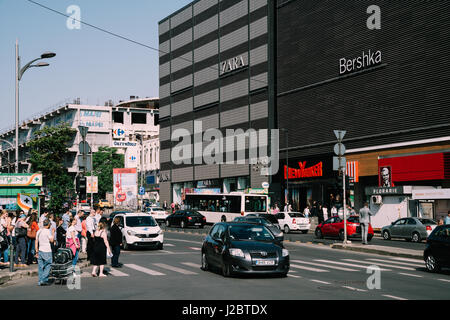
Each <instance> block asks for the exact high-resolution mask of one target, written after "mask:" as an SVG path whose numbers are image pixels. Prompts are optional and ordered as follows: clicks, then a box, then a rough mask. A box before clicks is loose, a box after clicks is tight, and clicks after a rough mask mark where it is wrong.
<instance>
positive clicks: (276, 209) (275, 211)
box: [273, 202, 280, 214]
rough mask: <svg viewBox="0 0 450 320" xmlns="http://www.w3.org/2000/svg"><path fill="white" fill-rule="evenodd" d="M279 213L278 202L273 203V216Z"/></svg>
mask: <svg viewBox="0 0 450 320" xmlns="http://www.w3.org/2000/svg"><path fill="white" fill-rule="evenodd" d="M279 212H280V208H279V207H278V202H275V207H274V208H273V214H278V213H279Z"/></svg>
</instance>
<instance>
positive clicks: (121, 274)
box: [109, 268, 129, 277]
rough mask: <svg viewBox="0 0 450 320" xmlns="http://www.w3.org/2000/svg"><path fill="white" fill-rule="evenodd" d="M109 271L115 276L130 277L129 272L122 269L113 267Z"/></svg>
mask: <svg viewBox="0 0 450 320" xmlns="http://www.w3.org/2000/svg"><path fill="white" fill-rule="evenodd" d="M109 273H110V274H112V275H113V276H114V277H128V276H129V274H126V273H124V272H122V271H119V270H117V269H113V268H111V269H109Z"/></svg>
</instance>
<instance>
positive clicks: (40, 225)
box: [39, 210, 48, 228]
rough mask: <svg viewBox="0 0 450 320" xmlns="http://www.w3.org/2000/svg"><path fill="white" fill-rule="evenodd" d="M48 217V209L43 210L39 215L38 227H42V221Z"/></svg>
mask: <svg viewBox="0 0 450 320" xmlns="http://www.w3.org/2000/svg"><path fill="white" fill-rule="evenodd" d="M47 219H48V211H47V210H46V211H44V213H43V214H42V215H41V216H40V217H39V228H43V226H44V221H45V220H47Z"/></svg>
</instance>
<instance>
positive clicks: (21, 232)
mask: <svg viewBox="0 0 450 320" xmlns="http://www.w3.org/2000/svg"><path fill="white" fill-rule="evenodd" d="M26 217H27V216H26V215H25V214H24V213H22V214H21V215H20V216H19V218H18V219H17V221H16V226H15V232H16V256H15V266H16V267H26V266H27V265H26V264H25V255H26V253H27V241H26V238H27V229H28V228H29V226H28V224H27V223H26V222H25V219H26ZM19 256H20V264H19Z"/></svg>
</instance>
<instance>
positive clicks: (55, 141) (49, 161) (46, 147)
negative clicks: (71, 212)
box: [27, 124, 76, 211]
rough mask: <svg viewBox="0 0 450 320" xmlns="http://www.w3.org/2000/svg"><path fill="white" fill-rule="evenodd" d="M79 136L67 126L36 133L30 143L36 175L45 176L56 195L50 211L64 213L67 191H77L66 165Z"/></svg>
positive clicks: (49, 187)
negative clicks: (74, 141)
mask: <svg viewBox="0 0 450 320" xmlns="http://www.w3.org/2000/svg"><path fill="white" fill-rule="evenodd" d="M75 133H76V130H74V129H72V128H70V127H69V126H68V125H67V124H62V125H58V126H56V127H44V128H43V129H41V130H38V131H36V132H35V133H34V139H33V140H31V141H29V142H28V143H27V146H28V147H29V153H30V162H31V167H32V172H41V173H42V175H43V179H44V181H43V185H44V186H45V187H47V188H48V190H49V191H51V193H52V196H51V200H50V204H49V209H50V210H55V211H59V210H61V208H62V206H63V204H64V202H65V201H66V197H67V192H68V191H69V190H73V189H74V185H73V180H72V178H71V176H70V174H69V173H68V171H67V169H66V168H65V167H64V162H65V157H66V155H67V153H68V147H69V146H70V145H71V141H72V140H73V138H74V136H75Z"/></svg>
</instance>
